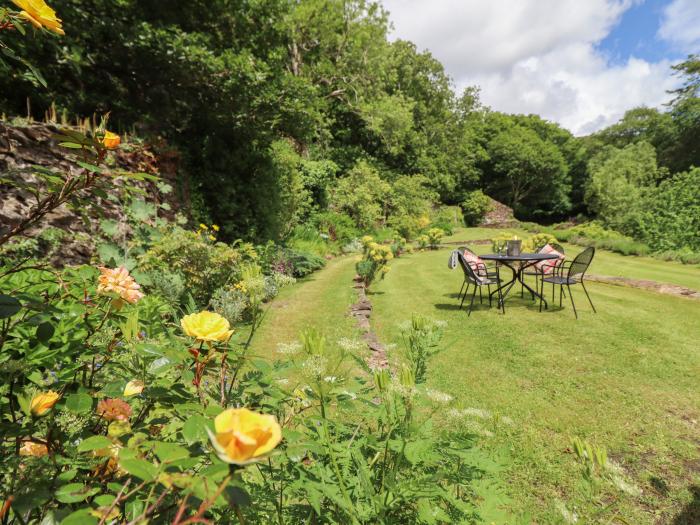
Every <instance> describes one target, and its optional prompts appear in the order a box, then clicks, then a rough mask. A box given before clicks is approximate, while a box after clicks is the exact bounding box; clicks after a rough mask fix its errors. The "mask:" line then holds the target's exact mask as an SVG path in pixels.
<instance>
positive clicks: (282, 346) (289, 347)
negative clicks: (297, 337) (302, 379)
mask: <svg viewBox="0 0 700 525" xmlns="http://www.w3.org/2000/svg"><path fill="white" fill-rule="evenodd" d="M300 350H301V343H299V342H298V341H294V342H292V343H278V344H277V353H278V354H282V355H294V354H298V353H299V351H300Z"/></svg>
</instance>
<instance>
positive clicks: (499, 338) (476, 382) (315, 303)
mask: <svg viewBox="0 0 700 525" xmlns="http://www.w3.org/2000/svg"><path fill="white" fill-rule="evenodd" d="M494 233H498V232H497V231H495V230H493V229H466V230H460V231H458V232H456V235H455V236H453V238H455V239H456V240H468V239H472V240H473V239H480V238H488V236H489V235H493V234H494ZM485 234H486V235H485ZM477 249H478V251H481V252H484V251H488V250H489V247H488V246H481V247H477ZM577 250H580V248H578V247H575V246H572V247H567V251H568V253H571V254H573V253H576V251H577ZM448 254H449V250H448V249H442V250H438V251H434V252H430V251H428V252H420V253H415V254H413V255H407V256H403V257H401V258H400V259H397V260H395V261H392V263H391V266H392V270H391V272H390V273H389V274H388V275H387V277H386V279H385V280H384V281H381V282H378V283H376V285H375V286H374V287H373V288H374V289H373V294H372V295H371V299H372V302H373V304H374V312H373V318H372V324H373V328H374V329H375V330H376V331H377V332H378V333H379V334H380V336H381V338H382V340H383V341H384V342H387V343H392V342H399V341H400V329H399V324H400V323H401V322H403V321H405V320H407V319H410V317H411V315H412V314H413V313H421V314H424V315H428V316H430V317H433V318H437V319H443V320H445V321H447V323H448V324H447V327H446V329H445V337H444V339H443V344H442V348H443V350H442V351H441V352H440V353H438V354H437V355H435V356H434V357H433V358H432V359H431V360H430V364H429V378H428V383H429V386H431V387H432V388H435V389H438V390H442V391H445V392H448V393H450V394H452V395H453V396H455V400H454V401H453V404H452V408H455V409H457V410H462V412H459V413H458V414H462V416H459V417H457V416H456V415H455V413H454V412H451V411H450V409H446V410H445V412H444V415H443V417H441V418H440V422H441V424H442V425H445V426H449V425H464V426H467V427H469V428H471V429H473V430H474V432H478V433H481V434H483V435H484V437H483V442H484V445H483V446H485V447H489V448H490V449H491V450H492V451H493V454H494V456H498V457H501V459H502V460H503V462H504V464H505V465H506V466H507V468H506V470H505V471H504V473H503V479H502V481H503V485H504V486H506V487H507V488H508V492H509V494H510V496H511V498H512V500H513V504H512V508H511V509H510V510H511V511H512V512H513V514H514V515H517V516H519V517H520V519H519V520H518V522H524V523H538V524H549V523H564V521H563V517H562V514H561V510H560V508H559V507H558V505H559V504H560V503H561V504H564V505H565V506H566V507H567V508H568V509H570V510H575V511H576V513H577V514H578V516H579V523H598V522H600V523H606V522H607V520H608V519H610V517H612V515H613V510H609V511H605V512H603V513H602V515H601V516H602V517H599V518H596V519H591V518H590V517H591V516H592V515H593V514H594V513H595V512H598V511H599V510H600V507H599V505H598V504H596V503H593V502H592V501H591V499H590V497H589V496H588V493H587V490H586V484H585V483H584V482H583V480H582V477H581V470H580V468H579V467H578V466H577V464H576V461H575V457H574V455H573V454H572V452H571V448H570V445H571V439H572V437H574V436H578V437H581V438H583V439H586V440H587V441H589V442H591V443H594V444H596V445H600V446H605V447H606V448H607V449H608V451H609V454H610V456H611V458H612V459H613V460H614V461H615V462H616V463H617V464H619V465H620V466H621V468H622V470H623V472H624V476H625V478H626V479H627V480H628V482H630V483H631V484H632V485H633V486H634V487H636V488H638V489H640V490H641V493H640V494H637V495H630V494H628V493H625V492H622V491H620V490H619V489H618V488H616V487H615V486H613V485H612V484H610V483H607V484H604V486H603V487H604V488H603V489H602V493H601V496H600V498H601V500H603V501H605V502H606V503H612V504H613V507H612V509H615V510H617V512H619V514H620V515H621V516H623V517H624V518H625V519H626V520H627V522H628V523H630V524H657V523H663V524H666V523H667V524H673V525H689V524H695V523H700V520H699V519H698V516H699V515H700V514H699V513H700V500H698V496H697V494H698V493H700V453H699V451H698V445H699V444H700V430H699V429H698V421H699V420H700V395H699V394H698V377H700V343H699V341H700V303H699V302H697V301H693V300H689V299H685V298H678V297H673V296H666V295H661V294H657V293H654V292H648V291H644V290H638V289H632V288H625V287H618V286H610V285H604V284H595V283H591V285H590V287H589V290H590V292H591V295H592V298H593V301H594V302H595V305H596V307H597V308H598V312H599V313H598V314H597V315H596V314H593V313H592V311H591V309H590V306H588V304H587V303H586V299H585V296H584V295H583V293H582V291H581V290H579V289H576V290H575V291H574V294H575V299H576V304H577V307H579V312H580V319H579V320H578V321H575V320H574V317H573V314H572V312H571V308H570V305H569V304H568V303H565V304H564V308H563V309H559V308H556V307H555V308H552V309H550V310H548V311H547V312H544V313H539V312H538V311H537V308H536V307H534V306H533V305H532V304H531V303H529V302H528V301H521V300H519V299H517V298H515V299H513V300H510V301H509V302H508V303H507V305H506V315H505V316H503V315H500V314H498V313H497V311H496V309H495V308H494V309H488V307H487V306H486V305H484V306H478V307H477V308H476V309H475V311H474V313H473V314H472V316H471V317H470V318H467V316H466V312H465V311H464V310H461V311H460V310H459V309H458V302H457V298H456V293H457V291H458V290H459V286H460V284H461V279H462V277H461V274H460V272H459V270H458V269H457V270H453V271H451V270H448V268H447V256H448ZM593 272H594V273H598V274H607V275H624V276H629V277H632V278H645V279H650V278H651V279H654V278H655V277H656V278H657V279H656V280H665V281H666V282H674V280H675V282H678V284H683V285H685V286H690V287H695V288H696V289H697V288H700V285H698V284H697V283H700V270H699V269H698V268H697V267H692V266H683V265H679V264H675V263H669V262H662V261H659V260H656V259H650V258H637V257H624V256H621V255H617V254H611V253H608V252H603V251H601V252H598V254H597V255H596V260H595V262H594V266H593ZM353 274H354V259H353V258H352V257H345V258H339V259H336V260H334V261H331V262H330V263H329V265H328V267H327V268H326V269H324V270H322V271H321V272H318V273H316V274H315V275H313V276H312V277H311V278H310V279H309V280H307V281H304V282H300V283H298V284H296V285H294V286H292V287H290V288H288V289H286V290H285V291H283V293H282V295H281V296H280V297H279V298H278V299H277V300H276V301H275V302H274V303H273V305H272V308H271V309H270V311H269V314H268V316H267V317H266V319H265V322H264V323H263V326H262V327H261V329H260V331H259V332H258V334H257V335H256V338H255V341H254V344H253V351H254V352H255V353H258V354H266V355H273V354H274V351H275V348H276V345H277V343H279V342H288V341H291V340H294V339H296V338H297V335H298V332H299V331H300V330H301V329H303V328H305V327H307V326H316V327H317V328H319V329H320V330H322V331H324V332H325V333H326V334H327V335H328V336H329V338H339V337H343V336H349V337H352V336H356V334H357V333H356V330H355V328H354V321H353V320H352V319H351V318H349V317H347V310H348V306H349V305H350V304H351V303H352V302H354V300H355V297H354V292H353V291H352V288H351V280H352V276H353ZM660 276H665V277H664V278H663V279H662V278H661V277H660ZM669 276H670V277H669ZM394 353H395V354H396V356H397V357H398V356H399V355H400V347H399V349H397V350H395V351H394ZM465 409H466V412H465V411H464V410H465ZM464 414H466V415H464ZM693 494H695V499H693V497H694V496H693ZM693 501H694V503H693Z"/></svg>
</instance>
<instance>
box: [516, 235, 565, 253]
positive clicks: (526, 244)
mask: <svg viewBox="0 0 700 525" xmlns="http://www.w3.org/2000/svg"><path fill="white" fill-rule="evenodd" d="M555 242H558V241H557V238H556V237H555V236H554V235H550V234H549V233H536V234H535V235H531V236H530V237H528V238H527V239H525V240H524V241H523V244H522V251H523V252H526V253H534V252H536V251H537V249H538V248H541V247H542V246H544V245H545V244H551V243H555Z"/></svg>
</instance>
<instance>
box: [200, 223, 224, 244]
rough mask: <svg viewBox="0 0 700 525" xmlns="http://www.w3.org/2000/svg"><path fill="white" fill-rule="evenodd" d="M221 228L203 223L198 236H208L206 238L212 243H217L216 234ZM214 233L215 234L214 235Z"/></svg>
mask: <svg viewBox="0 0 700 525" xmlns="http://www.w3.org/2000/svg"><path fill="white" fill-rule="evenodd" d="M220 229H221V228H219V226H218V225H217V224H212V225H211V227H209V226H207V225H206V224H204V223H203V222H201V223H199V229H198V230H197V234H199V235H206V237H207V238H208V239H209V240H210V241H215V240H216V235H215V233H216V232H218V231H219V230H220ZM212 232H214V233H212Z"/></svg>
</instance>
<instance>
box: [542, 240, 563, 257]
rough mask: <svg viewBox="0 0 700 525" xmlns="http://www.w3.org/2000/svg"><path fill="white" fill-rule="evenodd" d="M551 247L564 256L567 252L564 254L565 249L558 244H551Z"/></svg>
mask: <svg viewBox="0 0 700 525" xmlns="http://www.w3.org/2000/svg"><path fill="white" fill-rule="evenodd" d="M549 245H550V246H551V247H552V248H554V249H555V250H556V251H558V252H559V253H561V254H562V255H564V253H565V252H564V247H563V246H562V245H561V244H559V243H558V242H550V243H549ZM543 248H544V246H543Z"/></svg>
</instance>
